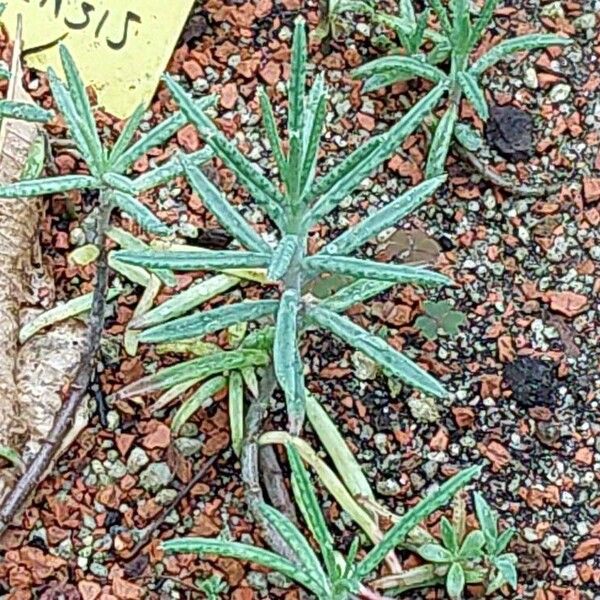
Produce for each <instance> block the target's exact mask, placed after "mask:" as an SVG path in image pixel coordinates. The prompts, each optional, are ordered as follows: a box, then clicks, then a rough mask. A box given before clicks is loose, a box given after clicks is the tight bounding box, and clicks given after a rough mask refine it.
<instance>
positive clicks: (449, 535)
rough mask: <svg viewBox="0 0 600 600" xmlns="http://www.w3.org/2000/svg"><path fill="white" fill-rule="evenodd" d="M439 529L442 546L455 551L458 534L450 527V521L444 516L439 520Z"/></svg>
mask: <svg viewBox="0 0 600 600" xmlns="http://www.w3.org/2000/svg"><path fill="white" fill-rule="evenodd" d="M440 531H441V534H442V541H443V542H444V546H445V547H446V548H447V549H448V550H450V552H452V553H454V552H457V551H458V536H457V535H456V531H454V527H452V523H450V521H448V519H446V517H442V518H441V520H440Z"/></svg>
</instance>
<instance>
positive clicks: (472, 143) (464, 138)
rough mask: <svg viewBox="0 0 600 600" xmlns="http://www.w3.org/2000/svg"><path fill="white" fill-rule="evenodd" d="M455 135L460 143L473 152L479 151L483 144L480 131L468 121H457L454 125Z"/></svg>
mask: <svg viewBox="0 0 600 600" xmlns="http://www.w3.org/2000/svg"><path fill="white" fill-rule="evenodd" d="M454 135H455V137H456V139H457V140H458V141H459V143H460V144H462V145H463V146H464V147H465V148H466V149H467V150H470V151H471V152H477V150H479V149H480V148H481V147H482V146H483V139H482V137H481V135H480V133H479V132H478V131H477V130H476V129H475V128H474V127H472V126H471V125H467V124H466V123H457V124H456V125H455V126H454Z"/></svg>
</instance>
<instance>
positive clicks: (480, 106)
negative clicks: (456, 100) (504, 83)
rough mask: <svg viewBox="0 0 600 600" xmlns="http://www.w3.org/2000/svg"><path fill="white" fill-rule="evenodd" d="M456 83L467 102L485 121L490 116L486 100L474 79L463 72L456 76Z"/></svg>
mask: <svg viewBox="0 0 600 600" xmlns="http://www.w3.org/2000/svg"><path fill="white" fill-rule="evenodd" d="M458 82H459V83H460V87H461V89H462V91H463V93H464V95H465V96H466V97H467V100H468V101H469V102H470V103H471V104H472V105H473V108H474V109H475V111H476V112H477V114H478V115H479V117H480V118H481V119H482V120H483V121H487V120H488V118H489V116H490V109H489V108H488V104H487V100H486V99H485V94H484V92H483V88H481V87H480V85H479V84H478V83H477V80H476V79H475V77H473V76H472V75H470V74H469V73H466V72H463V73H459V74H458Z"/></svg>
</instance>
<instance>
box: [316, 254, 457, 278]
mask: <svg viewBox="0 0 600 600" xmlns="http://www.w3.org/2000/svg"><path fill="white" fill-rule="evenodd" d="M304 265H305V266H306V267H307V268H310V269H314V270H315V271H317V272H320V273H341V274H343V275H350V276H351V277H356V278H357V279H376V280H379V281H390V282H394V283H414V284H419V285H433V286H435V285H450V284H452V280H451V279H449V278H448V277H446V276H445V275H441V274H440V273H436V272H435V271H430V270H429V269H425V268H423V267H415V266H413V265H393V264H392V265H389V264H386V263H380V262H377V261H374V260H363V259H360V258H349V257H346V256H338V255H321V254H317V255H314V256H309V257H308V258H306V259H305V260H304Z"/></svg>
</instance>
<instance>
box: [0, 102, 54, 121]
mask: <svg viewBox="0 0 600 600" xmlns="http://www.w3.org/2000/svg"><path fill="white" fill-rule="evenodd" d="M52 117H53V114H52V113H51V112H50V111H49V110H44V109H43V108H40V107H39V106H36V105H35V104H29V103H27V102H13V101H12V100H0V119H6V118H8V119H18V120H20V121H34V122H39V123H47V122H48V121H49V120H50V119H52Z"/></svg>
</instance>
